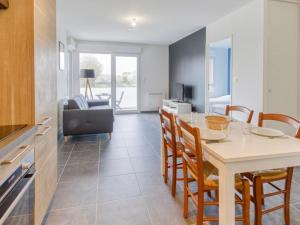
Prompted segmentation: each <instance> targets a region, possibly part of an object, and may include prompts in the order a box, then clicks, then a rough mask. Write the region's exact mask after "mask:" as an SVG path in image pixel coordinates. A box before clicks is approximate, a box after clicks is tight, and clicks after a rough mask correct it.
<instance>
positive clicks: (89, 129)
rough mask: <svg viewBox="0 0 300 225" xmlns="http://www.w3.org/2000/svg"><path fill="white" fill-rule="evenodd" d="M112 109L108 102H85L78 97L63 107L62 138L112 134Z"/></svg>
mask: <svg viewBox="0 0 300 225" xmlns="http://www.w3.org/2000/svg"><path fill="white" fill-rule="evenodd" d="M113 121H114V116H113V109H112V108H111V107H110V106H109V102H108V101H100V100H91V101H87V100H86V99H85V98H84V96H82V95H78V96H75V97H73V98H72V99H69V100H68V102H67V104H66V105H65V106H64V112H63V133H64V136H69V135H80V134H99V133H112V132H113Z"/></svg>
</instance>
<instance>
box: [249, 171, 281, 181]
mask: <svg viewBox="0 0 300 225" xmlns="http://www.w3.org/2000/svg"><path fill="white" fill-rule="evenodd" d="M250 174H251V176H252V177H255V176H260V177H261V179H262V180H263V181H264V180H280V179H283V178H285V177H286V176H287V171H286V170H285V169H275V170H262V171H255V172H251V173H250Z"/></svg>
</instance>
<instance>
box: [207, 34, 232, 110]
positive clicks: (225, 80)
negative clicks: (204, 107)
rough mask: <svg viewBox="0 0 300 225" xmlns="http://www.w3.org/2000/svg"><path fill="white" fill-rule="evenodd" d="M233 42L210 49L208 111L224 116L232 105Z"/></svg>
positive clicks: (213, 46)
mask: <svg viewBox="0 0 300 225" xmlns="http://www.w3.org/2000/svg"><path fill="white" fill-rule="evenodd" d="M231 67H232V41H231V38H227V39H224V40H221V41H218V42H214V43H210V44H209V48H208V79H207V80H208V111H209V113H216V114H224V113H225V107H226V105H230V104H231V77H232V74H231V73H232V72H231Z"/></svg>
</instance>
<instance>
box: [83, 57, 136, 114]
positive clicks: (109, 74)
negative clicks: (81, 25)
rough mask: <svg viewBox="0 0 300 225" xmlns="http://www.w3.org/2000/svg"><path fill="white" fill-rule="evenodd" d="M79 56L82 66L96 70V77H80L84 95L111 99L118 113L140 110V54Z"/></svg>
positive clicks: (90, 97) (92, 97) (111, 103)
mask: <svg viewBox="0 0 300 225" xmlns="http://www.w3.org/2000/svg"><path fill="white" fill-rule="evenodd" d="M79 59H80V69H92V70H94V71H95V78H89V79H86V78H81V79H80V93H81V94H83V95H86V97H87V98H88V99H100V100H109V104H110V106H111V107H113V108H114V109H115V112H117V113H122V112H135V111H138V108H139V107H138V83H139V82H138V56H137V55H114V54H96V53H80V54H79ZM89 86H90V87H91V93H90V90H89ZM87 89H88V90H87Z"/></svg>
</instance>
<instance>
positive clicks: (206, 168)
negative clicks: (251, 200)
mask: <svg viewBox="0 0 300 225" xmlns="http://www.w3.org/2000/svg"><path fill="white" fill-rule="evenodd" d="M193 161H194V165H195V166H194V168H192V167H190V168H189V172H190V174H191V176H192V177H193V178H194V179H195V180H197V172H196V168H197V167H196V163H197V162H196V160H193ZM203 177H204V189H206V190H210V189H218V188H219V173H218V169H217V168H216V167H214V166H213V165H212V164H211V163H210V162H208V161H204V162H203ZM235 186H236V187H238V188H241V187H242V186H243V182H242V177H241V176H240V175H236V176H235Z"/></svg>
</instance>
